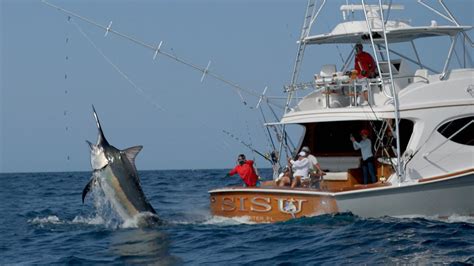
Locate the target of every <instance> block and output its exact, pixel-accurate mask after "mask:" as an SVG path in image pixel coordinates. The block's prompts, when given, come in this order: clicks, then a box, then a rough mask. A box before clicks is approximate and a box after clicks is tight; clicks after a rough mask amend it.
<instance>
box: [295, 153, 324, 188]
mask: <svg viewBox="0 0 474 266" xmlns="http://www.w3.org/2000/svg"><path fill="white" fill-rule="evenodd" d="M301 151H304V152H305V153H306V154H307V155H308V156H306V158H308V160H309V162H310V167H309V176H310V178H311V181H310V186H311V187H318V186H319V181H320V178H321V176H323V175H325V174H326V173H325V172H324V171H323V170H322V169H321V166H320V165H319V162H318V159H316V156H314V155H312V154H311V150H310V149H309V147H308V146H304V147H303V148H301Z"/></svg>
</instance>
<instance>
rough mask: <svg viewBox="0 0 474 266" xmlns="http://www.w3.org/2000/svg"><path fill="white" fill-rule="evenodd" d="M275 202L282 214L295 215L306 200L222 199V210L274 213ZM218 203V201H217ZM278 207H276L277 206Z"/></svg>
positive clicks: (270, 198) (239, 197)
mask: <svg viewBox="0 0 474 266" xmlns="http://www.w3.org/2000/svg"><path fill="white" fill-rule="evenodd" d="M272 200H274V201H275V202H276V203H277V205H278V210H279V211H280V212H282V213H287V214H291V215H292V216H294V215H295V214H298V213H300V212H301V211H302V210H303V204H304V202H307V200H305V199H295V198H272V197H260V196H257V197H242V196H237V197H232V196H231V197H229V196H227V197H222V201H221V210H222V211H225V212H233V211H236V210H238V211H241V212H248V211H250V212H259V213H266V212H270V211H272V209H273V207H274V205H273V204H272ZM216 202H217V201H216ZM275 207H276V206H275Z"/></svg>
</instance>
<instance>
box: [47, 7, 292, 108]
mask: <svg viewBox="0 0 474 266" xmlns="http://www.w3.org/2000/svg"><path fill="white" fill-rule="evenodd" d="M42 2H43V3H44V4H46V5H48V6H50V7H52V8H55V9H57V10H59V11H61V12H63V13H66V14H68V15H70V16H72V17H75V18H78V19H80V20H82V21H85V22H87V23H89V24H91V25H94V26H96V27H98V28H101V29H103V30H105V34H104V37H106V36H107V35H108V34H109V33H112V34H115V35H117V36H119V37H121V38H123V39H126V40H129V41H131V42H133V43H135V44H138V45H140V46H142V47H145V48H147V49H150V50H152V51H153V52H154V54H153V60H155V59H156V58H157V56H158V54H161V55H164V56H166V57H168V58H170V59H173V60H175V61H176V62H178V63H181V64H183V65H186V66H188V67H191V68H193V69H194V70H197V71H199V72H201V73H202V76H201V82H203V81H204V78H205V76H206V75H208V76H211V77H212V78H214V79H217V80H219V81H221V82H223V83H225V84H227V85H229V86H231V87H233V88H234V89H236V92H237V94H238V95H239V97H240V99H241V101H242V103H243V104H244V105H245V106H248V105H247V102H246V101H245V99H244V98H243V96H242V94H241V92H245V93H247V94H249V95H251V96H254V97H256V98H259V97H261V95H260V94H259V93H257V92H255V91H253V90H250V89H246V88H243V87H241V86H240V85H238V84H236V83H235V82H232V81H229V80H227V79H225V78H223V77H222V76H220V75H217V74H215V73H214V72H211V71H210V70H209V68H210V66H211V61H209V63H208V64H207V66H206V67H205V68H204V67H200V66H197V65H195V64H193V63H190V62H188V61H186V60H184V59H182V58H179V57H177V56H176V55H173V54H170V53H167V52H165V51H163V49H162V46H163V41H161V42H160V43H159V44H158V45H157V46H153V45H151V44H147V43H145V42H143V41H141V40H138V39H136V38H134V37H131V36H129V35H126V34H124V33H121V32H119V31H116V30H114V29H112V21H111V22H109V24H108V26H103V25H101V24H99V23H97V22H95V21H93V20H91V19H88V18H86V17H83V16H81V15H78V14H76V13H74V12H72V11H69V10H66V9H64V8H62V7H59V6H56V5H53V4H51V3H49V2H48V1H46V0H42ZM263 97H265V96H263ZM266 100H267V102H268V99H266ZM268 103H269V104H274V103H270V102H268ZM274 105H275V106H278V105H276V104H274ZM248 107H249V108H250V109H253V107H250V106H248ZM278 107H281V108H284V107H282V106H278Z"/></svg>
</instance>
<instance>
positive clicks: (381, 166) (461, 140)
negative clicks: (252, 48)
mask: <svg viewBox="0 0 474 266" xmlns="http://www.w3.org/2000/svg"><path fill="white" fill-rule="evenodd" d="M390 2H391V1H390ZM325 4H326V1H322V2H320V3H318V4H317V3H316V1H314V0H309V1H308V5H307V8H306V13H305V19H304V23H303V28H302V33H301V37H300V39H299V40H298V52H297V56H296V59H295V64H294V69H293V74H292V77H291V83H290V84H289V85H288V86H285V91H286V93H287V94H288V98H287V102H286V110H285V112H284V114H283V117H282V118H281V120H280V121H279V122H277V123H267V124H266V126H267V127H278V128H279V129H280V130H281V131H280V132H281V133H282V134H283V135H285V134H286V133H285V132H286V131H285V129H286V128H287V127H289V126H290V125H298V126H300V127H302V129H303V130H302V131H303V134H302V136H301V138H300V141H299V144H298V145H297V146H296V149H295V150H293V151H288V152H289V153H291V154H292V155H295V154H296V153H298V151H299V150H300V149H301V147H303V146H308V147H309V148H310V149H311V151H312V152H313V154H314V155H315V156H316V157H317V158H318V161H319V163H320V165H321V167H322V168H323V169H324V170H325V172H326V175H324V176H322V177H321V178H320V181H319V182H317V186H316V187H314V186H312V185H307V186H304V187H297V188H290V187H279V186H276V184H275V182H274V181H267V182H262V185H261V186H259V187H225V188H218V189H214V190H211V191H209V193H210V207H211V212H212V214H213V215H215V216H223V217H247V218H248V219H249V220H251V221H255V222H275V221H285V220H288V219H292V218H298V217H304V216H315V215H321V214H328V213H338V212H352V213H353V214H355V215H359V216H362V217H380V216H386V215H388V216H411V215H423V216H437V217H447V216H451V215H463V216H464V215H466V216H467V215H474V69H473V68H472V59H471V57H470V56H469V51H470V50H472V47H473V43H472V40H471V39H470V38H469V35H468V34H467V33H466V32H467V31H469V30H471V29H472V26H471V25H468V26H463V25H460V24H459V23H458V21H457V20H456V18H455V17H454V15H453V14H452V13H451V12H450V10H449V9H448V7H447V6H446V5H445V4H444V3H443V1H440V2H439V6H438V7H437V8H435V7H433V6H430V5H428V4H427V3H424V2H423V1H418V4H420V5H422V6H423V7H425V8H426V9H427V11H430V12H433V13H434V14H436V15H439V16H440V17H442V18H443V19H445V20H447V21H449V22H450V25H438V22H436V21H435V20H432V21H431V23H430V25H427V26H412V25H410V23H409V22H407V21H403V20H395V19H390V18H389V16H390V15H391V12H392V13H394V12H396V11H397V10H403V9H404V7H403V6H402V5H395V4H393V5H392V4H390V5H383V4H382V1H378V2H377V3H376V4H367V3H366V1H361V2H360V4H357V5H354V4H353V5H342V6H341V7H340V11H341V12H342V15H343V16H342V17H343V20H342V22H341V23H339V24H337V25H336V26H335V27H334V28H333V29H332V30H331V31H330V32H327V33H324V34H317V35H311V33H310V32H311V28H312V26H313V24H314V23H315V22H317V21H318V18H319V16H320V13H321V12H322V11H323V10H324V7H325ZM440 8H441V11H440V10H439V9H440ZM357 15H360V16H359V17H358V18H359V20H357ZM423 38H430V40H433V41H434V40H436V39H437V38H445V39H448V40H450V45H449V47H447V58H446V61H445V63H444V66H443V69H442V70H441V71H440V70H435V69H434V68H432V67H430V66H428V65H426V64H425V63H424V61H423V60H422V58H421V56H420V54H419V53H418V47H417V46H416V45H415V40H418V39H423ZM357 43H362V44H364V46H365V48H366V50H367V51H369V52H371V54H372V55H373V57H374V62H375V64H376V69H377V71H376V73H377V74H376V76H375V77H372V78H357V77H356V76H357V74H358V73H354V72H351V68H352V66H353V65H352V64H353V63H352V62H353V58H354V52H351V53H350V55H348V56H347V58H346V59H345V61H344V64H342V66H340V67H339V68H337V67H336V64H328V65H324V66H323V67H322V68H321V70H320V71H319V72H318V73H316V74H315V75H314V80H312V81H310V82H299V81H298V77H299V74H300V72H301V70H300V68H301V66H302V61H303V57H304V52H305V49H306V48H309V47H311V46H315V47H321V46H322V45H346V46H351V48H352V47H353V46H354V45H356V44H357ZM436 43H437V42H432V44H433V45H434V44H436ZM394 44H396V45H399V44H405V45H407V46H408V47H409V48H410V49H409V50H410V51H409V52H410V54H411V55H406V54H405V53H402V52H399V51H396V50H395V49H393V48H392V46H394ZM456 47H457V48H459V47H461V52H459V51H457V50H455V48H456ZM351 51H353V49H351ZM336 56H337V55H336ZM336 56H335V57H336ZM455 59H457V63H458V65H459V67H457V68H453V67H451V65H453V64H454V63H456V62H455ZM298 93H299V94H304V97H302V98H299V97H298V96H297V94H298ZM361 129H369V130H370V131H371V134H370V136H369V138H370V139H371V142H372V146H373V154H374V157H375V160H374V161H375V170H376V176H377V182H376V183H372V184H367V185H363V184H362V171H361V169H360V155H361V154H360V151H356V150H354V149H353V147H352V143H351V142H350V140H349V135H350V134H353V135H354V136H356V135H358V134H357V133H358V132H359V131H360V130H361ZM285 137H286V136H285ZM285 137H284V138H283V139H285ZM286 150H289V148H288V145H287V144H286V143H285V141H281V143H280V148H279V151H277V153H276V154H280V155H281V154H283V153H284V152H285V151H286ZM280 157H283V156H280ZM285 161H286V160H284V158H280V159H279V162H278V163H277V164H276V165H278V167H276V171H274V175H273V176H274V179H275V178H276V177H277V176H278V174H279V173H278V171H279V169H281V165H282V162H285Z"/></svg>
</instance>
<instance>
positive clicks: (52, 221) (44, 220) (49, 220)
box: [28, 215, 63, 225]
mask: <svg viewBox="0 0 474 266" xmlns="http://www.w3.org/2000/svg"><path fill="white" fill-rule="evenodd" d="M28 223H31V224H40V225H43V224H62V223H63V222H62V221H61V220H60V219H59V218H58V216H56V215H50V216H48V217H43V218H41V217H35V218H34V219H30V220H28Z"/></svg>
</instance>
